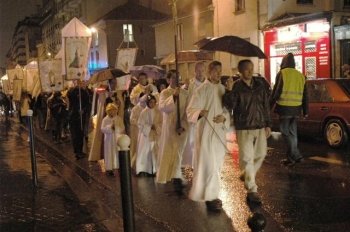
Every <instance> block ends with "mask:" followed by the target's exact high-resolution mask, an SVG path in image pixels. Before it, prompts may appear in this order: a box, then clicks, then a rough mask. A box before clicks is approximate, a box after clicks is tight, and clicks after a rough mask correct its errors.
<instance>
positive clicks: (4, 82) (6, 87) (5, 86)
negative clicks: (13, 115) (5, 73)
mask: <svg viewBox="0 0 350 232" xmlns="http://www.w3.org/2000/svg"><path fill="white" fill-rule="evenodd" d="M1 82H2V90H3V91H4V93H5V94H6V95H7V94H10V86H9V80H8V79H7V80H1Z"/></svg>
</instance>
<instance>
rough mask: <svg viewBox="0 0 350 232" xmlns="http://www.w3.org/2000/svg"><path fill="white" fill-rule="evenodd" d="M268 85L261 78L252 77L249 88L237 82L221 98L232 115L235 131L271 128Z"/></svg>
mask: <svg viewBox="0 0 350 232" xmlns="http://www.w3.org/2000/svg"><path fill="white" fill-rule="evenodd" d="M270 92H271V88H270V85H269V84H268V83H267V82H266V80H265V78H263V77H253V79H252V84H251V86H248V85H247V84H246V83H245V82H244V81H243V80H241V79H239V80H237V81H236V82H235V83H234V85H233V88H232V91H227V92H226V93H225V94H224V96H223V104H224V106H225V107H226V108H227V109H228V110H229V111H230V112H231V113H232V114H233V120H234V125H235V128H236V130H253V129H261V128H265V127H271V117H270V107H269V95H270Z"/></svg>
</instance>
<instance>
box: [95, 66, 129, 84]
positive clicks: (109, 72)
mask: <svg viewBox="0 0 350 232" xmlns="http://www.w3.org/2000/svg"><path fill="white" fill-rule="evenodd" d="M125 75H127V73H125V72H123V71H122V70H120V69H116V68H113V69H104V70H101V71H99V72H96V73H94V74H93V75H92V77H91V78H90V80H89V83H90V84H95V83H97V82H101V81H106V80H109V79H112V78H117V77H121V76H125Z"/></svg>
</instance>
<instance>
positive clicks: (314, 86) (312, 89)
mask: <svg viewBox="0 0 350 232" xmlns="http://www.w3.org/2000/svg"><path fill="white" fill-rule="evenodd" d="M307 91H308V97H309V102H332V101H333V99H332V97H331V96H330V94H329V92H328V89H327V86H326V84H325V83H323V82H312V83H308V85H307Z"/></svg>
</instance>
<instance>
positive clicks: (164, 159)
mask: <svg viewBox="0 0 350 232" xmlns="http://www.w3.org/2000/svg"><path fill="white" fill-rule="evenodd" d="M174 92H175V89H173V88H171V87H170V86H169V87H168V88H166V89H164V90H163V91H162V92H161V93H160V97H159V110H160V111H161V112H162V116H163V124H162V132H161V138H160V141H159V151H158V153H159V155H158V156H159V164H158V171H157V182H158V183H166V182H168V181H170V180H171V179H173V178H182V173H181V161H182V154H183V151H184V148H185V142H186V140H187V134H188V132H187V129H188V122H187V118H186V106H187V103H188V102H187V100H188V92H187V90H184V89H180V94H179V96H180V121H181V126H182V127H183V128H184V129H185V131H184V132H183V133H181V135H179V134H178V133H177V132H176V122H177V104H176V102H175V101H174V97H173V94H174Z"/></svg>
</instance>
